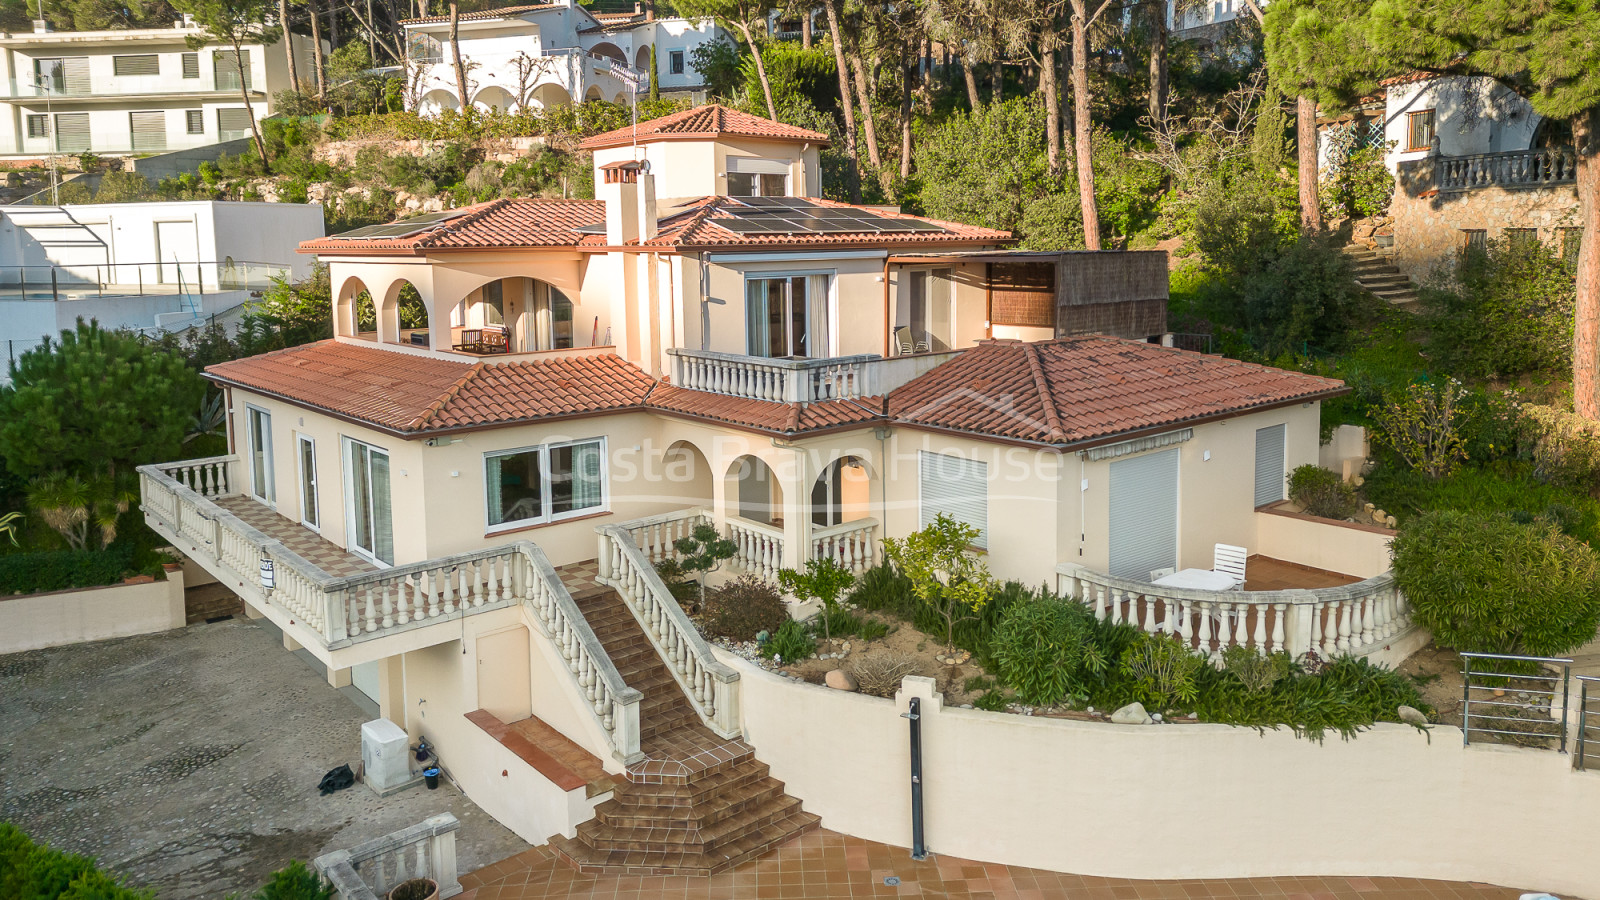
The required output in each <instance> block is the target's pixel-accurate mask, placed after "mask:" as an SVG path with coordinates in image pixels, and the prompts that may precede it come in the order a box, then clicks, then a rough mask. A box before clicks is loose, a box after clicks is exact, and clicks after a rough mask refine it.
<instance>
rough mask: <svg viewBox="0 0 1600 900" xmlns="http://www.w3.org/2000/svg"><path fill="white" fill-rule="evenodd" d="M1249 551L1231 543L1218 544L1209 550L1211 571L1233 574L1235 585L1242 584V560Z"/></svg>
mask: <svg viewBox="0 0 1600 900" xmlns="http://www.w3.org/2000/svg"><path fill="white" fill-rule="evenodd" d="M1249 555H1250V551H1249V550H1246V549H1245V548H1243V547H1235V546H1234V545H1232V544H1218V545H1216V547H1215V548H1213V550H1212V552H1211V571H1213V572H1223V573H1226V574H1228V575H1231V576H1233V583H1234V586H1235V587H1239V586H1241V585H1243V584H1244V561H1245V557H1247V556H1249Z"/></svg>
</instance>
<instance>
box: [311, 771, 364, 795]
mask: <svg viewBox="0 0 1600 900" xmlns="http://www.w3.org/2000/svg"><path fill="white" fill-rule="evenodd" d="M355 783H356V773H354V772H352V771H350V767H349V766H348V765H344V766H340V767H339V768H337V769H332V770H330V771H329V772H328V774H326V775H324V776H322V781H321V783H319V784H318V785H317V787H318V788H321V789H322V796H324V797H326V796H328V795H329V794H331V793H333V792H334V791H342V790H344V789H345V788H347V787H349V786H350V785H352V784H355Z"/></svg>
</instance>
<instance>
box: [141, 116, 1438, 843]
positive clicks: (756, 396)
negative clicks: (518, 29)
mask: <svg viewBox="0 0 1600 900" xmlns="http://www.w3.org/2000/svg"><path fill="white" fill-rule="evenodd" d="M637 140H638V144H637V146H635V144H634V136H633V134H632V131H631V129H624V130H622V131H619V132H615V133H609V134H604V135H600V136H598V137H595V138H592V139H590V140H589V141H588V142H587V143H586V147H587V149H590V150H592V151H593V152H594V164H595V167H596V183H597V187H598V192H599V198H598V199H596V200H592V201H591V200H542V199H538V200H535V199H529V200H500V201H494V202H491V203H487V204H482V205H479V206H475V207H469V208H465V209H460V210H454V211H451V212H449V213H446V214H439V215H433V216H424V217H418V218H415V219H410V220H403V221H401V222H397V223H394V224H392V225H385V226H376V227H372V228H366V229H360V230H358V231H355V232H350V233H347V234H342V235H336V236H332V237H328V238H324V239H320V240H316V241H310V242H307V243H306V244H304V245H302V251H303V252H307V253H315V254H316V255H317V256H318V257H320V258H321V259H323V260H324V261H326V262H327V263H328V265H329V266H330V270H331V277H332V283H333V291H334V304H335V310H334V312H335V321H336V324H335V332H336V334H335V337H334V338H333V339H332V340H328V341H323V342H320V343H316V344H311V345H307V346H301V347H295V348H291V349H287V350H283V351H279V352H276V353H270V354H266V355H263V356H257V357H252V358H249V359H243V360H238V361H234V362H230V363H225V364H221V365H217V366H213V367H211V368H210V369H209V370H208V377H210V378H211V379H212V380H214V381H215V382H216V383H217V384H219V385H221V386H223V387H224V389H225V390H226V393H227V405H228V409H229V411H230V414H229V428H230V431H229V434H230V442H231V445H232V446H233V448H234V453H233V454H231V455H229V456H226V457H221V458H216V459H205V460H193V461H189V462H183V463H173V464H166V465H160V466H147V467H145V468H143V469H142V470H141V473H142V477H143V500H144V503H143V508H144V511H145V517H146V521H147V522H149V523H150V525H151V526H152V527H154V528H155V529H157V530H158V531H160V532H161V533H162V534H164V535H166V536H168V537H170V538H171V539H172V541H173V542H174V544H175V546H177V547H178V548H179V549H180V550H181V551H182V552H183V553H185V554H187V555H189V556H190V557H191V558H192V559H193V560H194V561H196V562H197V563H199V564H200V565H202V566H204V567H205V568H207V569H208V570H210V571H211V572H212V573H213V574H214V575H216V577H217V578H219V579H220V580H222V581H223V582H224V583H226V584H228V585H229V586H230V587H233V588H235V589H236V590H237V591H238V592H239V594H240V595H241V596H242V597H243V598H244V600H245V602H246V604H247V607H248V609H249V611H250V614H251V615H252V616H257V617H261V616H264V617H267V618H268V619H270V620H271V621H272V623H273V624H274V625H276V626H277V627H278V628H280V629H281V630H282V631H283V634H284V640H285V642H286V644H288V645H289V646H290V647H291V648H296V647H302V646H303V647H304V648H306V649H307V650H308V651H309V652H311V653H312V654H313V655H314V656H316V657H317V658H318V659H319V660H321V661H322V662H323V663H324V664H325V665H326V666H327V667H328V670H329V673H330V678H332V679H333V680H335V681H336V682H341V683H349V681H350V680H351V679H354V682H355V683H356V684H357V685H358V686H362V685H366V686H367V687H366V688H365V689H367V690H370V691H372V692H373V693H374V694H375V699H376V700H377V702H378V705H379V708H380V709H381V710H382V714H383V716H384V717H385V718H388V719H390V720H392V721H393V722H395V723H397V724H398V725H399V726H400V727H401V728H403V729H405V730H406V731H407V733H408V734H409V735H410V736H411V738H412V739H413V740H415V739H417V738H418V737H425V738H426V739H427V741H428V742H429V743H430V744H433V745H434V746H436V747H437V748H438V749H439V752H440V755H441V758H442V759H444V760H445V761H446V764H447V766H448V767H449V768H450V771H451V774H452V776H453V777H454V778H455V780H456V781H457V782H458V783H459V784H460V785H462V787H463V788H464V789H465V790H466V791H467V792H468V793H469V794H470V795H471V796H472V798H473V799H474V800H475V801H476V802H477V803H479V804H480V805H481V806H482V807H483V808H484V809H485V810H487V811H488V812H490V813H491V814H492V815H494V816H495V817H496V818H498V819H499V820H500V821H502V822H503V823H505V824H506V825H507V826H509V827H510V828H512V829H513V830H514V831H516V832H517V833H518V834H519V835H521V836H523V837H524V838H526V839H527V840H529V841H532V842H535V843H542V842H544V841H546V840H547V839H549V840H553V841H554V842H555V844H556V846H557V849H558V850H559V851H560V852H561V854H562V855H563V856H564V857H565V858H566V859H568V860H569V861H570V862H572V863H573V864H574V865H576V866H579V867H580V868H582V869H583V870H585V871H605V870H615V869H627V868H634V869H638V868H644V869H650V870H654V871H657V872H663V873H664V872H687V873H699V874H704V873H706V872H710V871H717V870H720V869H721V868H725V867H726V866H728V865H731V864H734V863H736V862H738V861H741V860H743V859H748V858H750V857H752V856H753V855H756V854H759V853H761V852H763V851H764V850H765V849H767V848H769V847H771V846H774V845H775V844H776V843H777V842H779V841H782V840H786V839H787V838H788V837H791V836H793V835H794V834H795V833H798V832H800V831H803V830H805V829H807V828H810V827H813V826H814V825H815V824H816V816H814V815H812V814H810V813H807V812H805V811H804V810H803V809H802V808H801V805H800V802H799V801H797V800H795V799H794V798H791V797H789V796H788V795H787V794H785V793H784V791H783V785H782V783H781V782H777V781H774V780H773V779H772V778H771V776H770V774H769V773H767V772H766V770H765V767H764V766H763V765H762V764H761V763H760V762H759V760H757V759H756V754H757V753H759V750H760V747H759V746H757V747H754V748H752V747H751V746H750V744H749V743H747V742H746V738H747V737H752V736H750V735H749V734H748V733H747V731H746V720H745V718H744V714H743V712H742V708H743V707H742V706H741V703H742V701H741V699H740V698H741V688H740V677H739V673H738V672H737V671H736V670H735V669H734V668H733V667H732V666H730V665H729V664H728V661H727V660H726V659H725V658H722V657H719V656H718V652H719V651H713V650H712V649H711V648H710V647H709V646H708V645H707V644H706V643H705V641H703V640H702V639H701V637H700V635H699V633H698V632H697V631H696V629H695V627H694V625H693V624H692V623H690V621H689V620H688V618H687V617H686V615H685V614H684V612H683V610H682V609H681V608H680V607H679V606H678V605H677V603H676V602H675V601H674V600H673V599H672V597H671V595H670V594H669V593H668V591H667V589H666V587H665V586H664V585H663V583H662V582H661V580H660V578H659V577H658V576H657V574H656V572H655V569H654V568H653V565H652V563H654V562H656V561H659V560H661V559H662V558H664V557H665V556H666V555H668V554H670V553H671V552H672V550H671V542H672V541H673V539H675V538H678V537H681V536H683V535H685V534H686V533H687V532H688V531H689V530H690V529H691V528H693V527H694V526H696V525H699V524H709V525H711V526H713V527H715V528H716V529H717V530H718V531H719V532H721V533H722V534H724V535H726V536H728V537H730V538H731V539H732V540H733V541H734V542H735V544H736V545H737V548H738V550H737V554H736V556H735V558H734V559H733V560H731V561H730V562H731V566H730V569H731V571H729V572H723V573H718V576H717V577H727V576H729V575H732V574H738V573H751V574H754V575H757V576H760V577H763V578H773V577H774V576H775V575H776V573H777V571H778V570H779V569H781V568H797V567H801V566H803V565H804V564H805V563H806V562H807V561H808V560H810V559H815V558H822V557H826V558H832V559H835V560H838V561H840V562H841V563H842V564H844V565H845V566H847V567H849V568H851V569H853V570H855V571H858V572H860V571H864V570H866V569H867V568H869V567H871V566H872V565H874V564H875V563H876V562H877V561H878V560H879V559H880V553H881V545H882V540H883V539H884V538H885V537H903V536H905V535H906V534H908V533H910V532H912V531H914V530H916V529H918V528H919V527H921V526H923V525H925V524H927V523H928V522H930V521H931V520H932V519H933V518H934V517H935V516H937V515H940V514H943V515H948V516H952V517H955V518H957V519H958V520H960V521H963V522H966V523H969V524H971V525H973V526H974V527H976V528H977V529H978V534H979V537H978V539H977V542H976V546H975V547H974V552H977V553H982V554H984V555H985V557H986V562H987V565H988V567H989V568H990V570H991V571H993V572H994V573H995V574H996V575H997V576H999V577H1001V578H1013V579H1018V580H1021V581H1023V582H1025V583H1030V584H1039V583H1041V582H1049V583H1052V584H1058V585H1060V586H1061V587H1062V588H1063V589H1065V590H1068V591H1070V592H1071V593H1072V594H1074V595H1076V596H1079V597H1081V598H1082V599H1083V600H1084V601H1085V602H1088V603H1092V604H1093V605H1094V606H1095V608H1096V610H1097V611H1098V612H1099V613H1100V614H1101V615H1103V616H1110V617H1114V618H1117V619H1119V620H1127V621H1133V622H1136V623H1139V624H1140V625H1141V626H1142V627H1145V628H1147V629H1148V630H1151V631H1156V630H1163V629H1164V630H1167V631H1169V632H1171V633H1175V634H1180V635H1182V636H1183V637H1184V638H1185V639H1186V640H1188V641H1189V642H1190V643H1191V645H1192V646H1195V647H1197V648H1201V649H1205V650H1209V651H1214V652H1220V650H1221V649H1223V648H1225V647H1227V646H1230V645H1233V644H1242V645H1246V646H1251V647H1255V648H1257V649H1286V650H1291V651H1293V652H1295V653H1296V654H1301V653H1308V652H1314V653H1318V654H1322V655H1332V654H1343V653H1359V654H1381V653H1385V652H1388V653H1400V652H1402V650H1401V648H1402V645H1403V643H1404V641H1406V640H1409V639H1411V638H1410V636H1411V635H1413V634H1414V629H1412V628H1411V627H1410V623H1409V619H1408V617H1407V612H1406V606H1405V602H1404V598H1402V597H1400V596H1398V595H1397V594H1396V592H1395V591H1394V589H1393V587H1392V583H1391V581H1390V579H1389V576H1388V574H1387V569H1388V553H1387V548H1386V542H1387V538H1388V533H1386V532H1383V531H1382V530H1381V529H1362V528H1360V527H1346V526H1336V525H1332V524H1323V523H1320V522H1319V521H1317V520H1312V519H1310V518H1309V517H1304V516H1299V515H1297V514H1294V513H1292V512H1290V511H1287V510H1284V509H1283V508H1281V503H1282V501H1283V500H1284V494H1285V476H1286V474H1287V473H1288V472H1289V471H1290V470H1292V469H1293V468H1295V467H1296V466H1299V465H1302V464H1307V463H1316V462H1317V461H1318V453H1319V446H1318V433H1319V406H1320V402H1321V401H1322V400H1323V399H1326V398H1329V397H1334V396H1338V395H1340V394H1342V393H1343V392H1344V391H1345V388H1344V386H1343V385H1342V384H1340V383H1339V382H1336V381H1331V380H1328V379H1323V378H1318V377H1314V376H1309V375H1304V374H1301V373H1295V372H1287V371H1282V370H1278V369H1273V368H1269V367H1264V366H1257V365H1250V364H1246V363H1242V362H1236V361H1231V360H1225V359H1222V358H1219V357H1213V356H1206V355H1202V354H1197V353H1191V352H1186V351H1183V350H1178V349H1174V348H1171V347H1168V346H1163V345H1162V340H1161V335H1162V333H1163V332H1164V331H1165V330H1166V325H1165V301H1166V291H1167V288H1166V283H1167V268H1166V260H1165V255H1164V254H1162V253H1160V252H1103V253H1061V254H1054V253H1052V254H1040V253H1028V252H1021V251H1014V250H1010V249H1007V248H1008V246H1009V245H1010V244H1011V243H1012V239H1011V237H1010V235H1009V234H1006V233H1003V232H997V231H993V230H989V229H985V228H979V227H974V226H969V225H962V224H958V223H953V222H944V221H936V220H932V219H927V218H923V217H917V216H912V215H906V214H902V213H899V212H896V211H893V210H886V209H883V208H874V207H855V206H849V205H845V204H840V203H833V202H829V201H825V200H821V199H817V196H818V194H820V190H819V188H820V183H819V180H818V179H819V174H818V161H817V160H818V148H819V147H820V146H821V145H822V144H823V143H824V142H825V140H826V138H825V137H824V136H823V135H820V134H816V133H813V132H808V131H805V130H802V129H798V128H794V127H792V126H787V125H782V124H780V123H777V122H772V121H769V120H766V119H760V118H757V117H754V116H749V115H745V114H742V113H738V112H735V111H732V110H727V109H723V108H721V107H715V106H713V107H701V108H697V109H692V110H689V111H686V112H684V113H678V114H675V115H673V116H668V117H666V118H663V119H659V120H655V121H651V122H646V123H641V125H640V127H639V129H638V137H637ZM406 302H409V303H412V304H416V303H418V302H420V304H421V306H422V307H423V309H424V310H425V316H426V321H425V322H424V323H421V324H418V323H416V322H415V319H414V318H411V317H408V321H409V322H411V323H412V324H411V326H410V327H403V326H402V323H401V321H400V315H399V310H400V307H401V304H402V303H406ZM365 323H371V324H365ZM1218 543H1226V544H1233V545H1237V546H1240V547H1243V548H1246V550H1247V552H1248V553H1249V554H1250V563H1249V565H1250V566H1251V567H1252V568H1251V572H1253V573H1255V574H1249V573H1247V575H1246V580H1245V583H1244V584H1243V585H1242V586H1241V585H1234V589H1229V590H1202V589H1199V588H1197V587H1193V586H1189V587H1185V586H1183V585H1182V584H1181V583H1179V584H1172V583H1169V584H1158V583H1155V582H1157V581H1158V580H1160V579H1162V578H1164V577H1167V576H1170V575H1172V574H1173V573H1174V570H1193V569H1209V568H1210V567H1211V565H1212V560H1213V554H1214V547H1215V545H1216V544H1218ZM1179 574H1182V573H1179ZM1240 587H1242V588H1243V589H1242V590H1240V589H1239V588H1240ZM753 739H754V740H757V741H758V740H759V735H754V736H753ZM574 747H576V749H577V752H576V753H574V752H572V751H573V749H574ZM574 757H581V758H583V759H587V760H589V761H590V762H589V763H587V764H571V763H566V764H563V763H557V762H555V761H554V760H556V759H568V760H570V759H572V758H574ZM723 773H730V774H728V775H727V776H726V777H724V775H723ZM685 786H687V787H689V788H691V789H693V790H690V791H689V792H688V794H693V796H694V798H698V799H692V800H690V799H685V798H686V797H687V796H688V794H682V793H680V794H673V796H675V797H677V799H676V800H672V799H670V798H667V797H666V796H665V795H664V794H663V792H666V793H667V794H671V793H672V792H673V791H679V792H682V791H683V788H684V787H685ZM700 788H704V790H703V791H702V790H699V789H700ZM730 792H731V793H730ZM682 803H688V806H687V807H684V806H682V805H681V804H682ZM668 807H672V808H676V809H677V810H678V811H677V812H676V813H673V812H671V810H670V809H668ZM686 819H687V820H692V821H690V822H688V823H687V824H686V822H685V820H686ZM686 829H687V830H686Z"/></svg>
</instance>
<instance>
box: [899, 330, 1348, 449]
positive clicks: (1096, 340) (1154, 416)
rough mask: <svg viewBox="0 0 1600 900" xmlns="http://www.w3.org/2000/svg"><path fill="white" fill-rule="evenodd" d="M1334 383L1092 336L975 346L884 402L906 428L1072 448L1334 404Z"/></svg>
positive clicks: (1338, 385)
mask: <svg viewBox="0 0 1600 900" xmlns="http://www.w3.org/2000/svg"><path fill="white" fill-rule="evenodd" d="M1347 390H1348V389H1347V388H1345V386H1344V384H1343V382H1340V381H1335V380H1333V379H1331V378H1319V377H1317V376H1314V375H1305V374H1301V373H1299V372H1289V371H1285V370H1283V369H1274V368H1271V367H1268V366H1258V365H1254V364H1251V363H1244V362H1238V361H1236V360H1230V359H1223V358H1221V357H1217V356H1207V355H1204V354H1200V353H1190V352H1188V351H1185V350H1175V349H1172V348H1169V347H1160V346H1157V345H1154V344H1146V343H1143V342H1139V341H1128V340H1123V339H1121V338H1110V337H1102V336H1099V335H1093V336H1088V337H1079V338H1066V339H1062V340H1055V341H1041V342H1037V343H1022V342H1019V341H985V342H983V343H982V344H979V345H978V346H977V347H976V348H974V349H971V350H968V351H966V352H965V353H962V354H961V355H960V356H958V357H956V358H955V359H953V360H951V361H950V362H947V363H945V364H944V365H942V366H939V367H938V368H936V369H934V370H933V371H931V372H929V373H927V374H926V375H923V376H921V377H919V378H916V379H914V380H912V381H911V382H909V383H907V384H905V385H903V386H901V387H900V388H898V389H896V390H895V391H893V392H892V393H890V395H889V404H888V413H889V417H890V419H891V420H893V421H895V422H896V423H899V424H904V425H908V426H912V427H917V426H922V427H927V428H933V429H937V430H941V431H954V432H964V433H968V434H973V435H979V436H988V437H998V438H1005V439H1009V440H1017V441H1026V442H1029V443H1040V444H1053V445H1072V444H1078V443H1082V442H1090V441H1096V440H1098V439H1102V438H1108V437H1112V436H1115V435H1121V434H1126V433H1129V432H1137V431H1141V430H1145V429H1153V428H1161V427H1168V426H1180V425H1183V424H1186V423H1192V422H1196V421H1199V420H1204V419H1208V418H1214V417H1218V416H1222V415H1226V414H1229V413H1235V412H1241V411H1246V410H1249V409H1253V408H1257V407H1267V406H1273V405H1278V404H1282V403H1285V402H1293V401H1296V400H1312V399H1320V398H1323V397H1330V396H1337V395H1339V394H1343V393H1345V392H1347Z"/></svg>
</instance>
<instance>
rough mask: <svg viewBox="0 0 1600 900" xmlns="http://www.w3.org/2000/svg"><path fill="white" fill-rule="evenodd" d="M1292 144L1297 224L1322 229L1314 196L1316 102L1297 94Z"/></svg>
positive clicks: (1313, 229) (1315, 188)
mask: <svg viewBox="0 0 1600 900" xmlns="http://www.w3.org/2000/svg"><path fill="white" fill-rule="evenodd" d="M1295 143H1296V144H1297V145H1298V148H1299V160H1298V164H1299V169H1300V227H1301V228H1303V229H1305V230H1306V231H1321V230H1322V207H1321V206H1320V205H1319V204H1318V199H1317V101H1316V100H1313V99H1312V98H1310V97H1307V96H1305V95H1301V96H1300V97H1299V99H1298V100H1296V101H1295Z"/></svg>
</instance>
